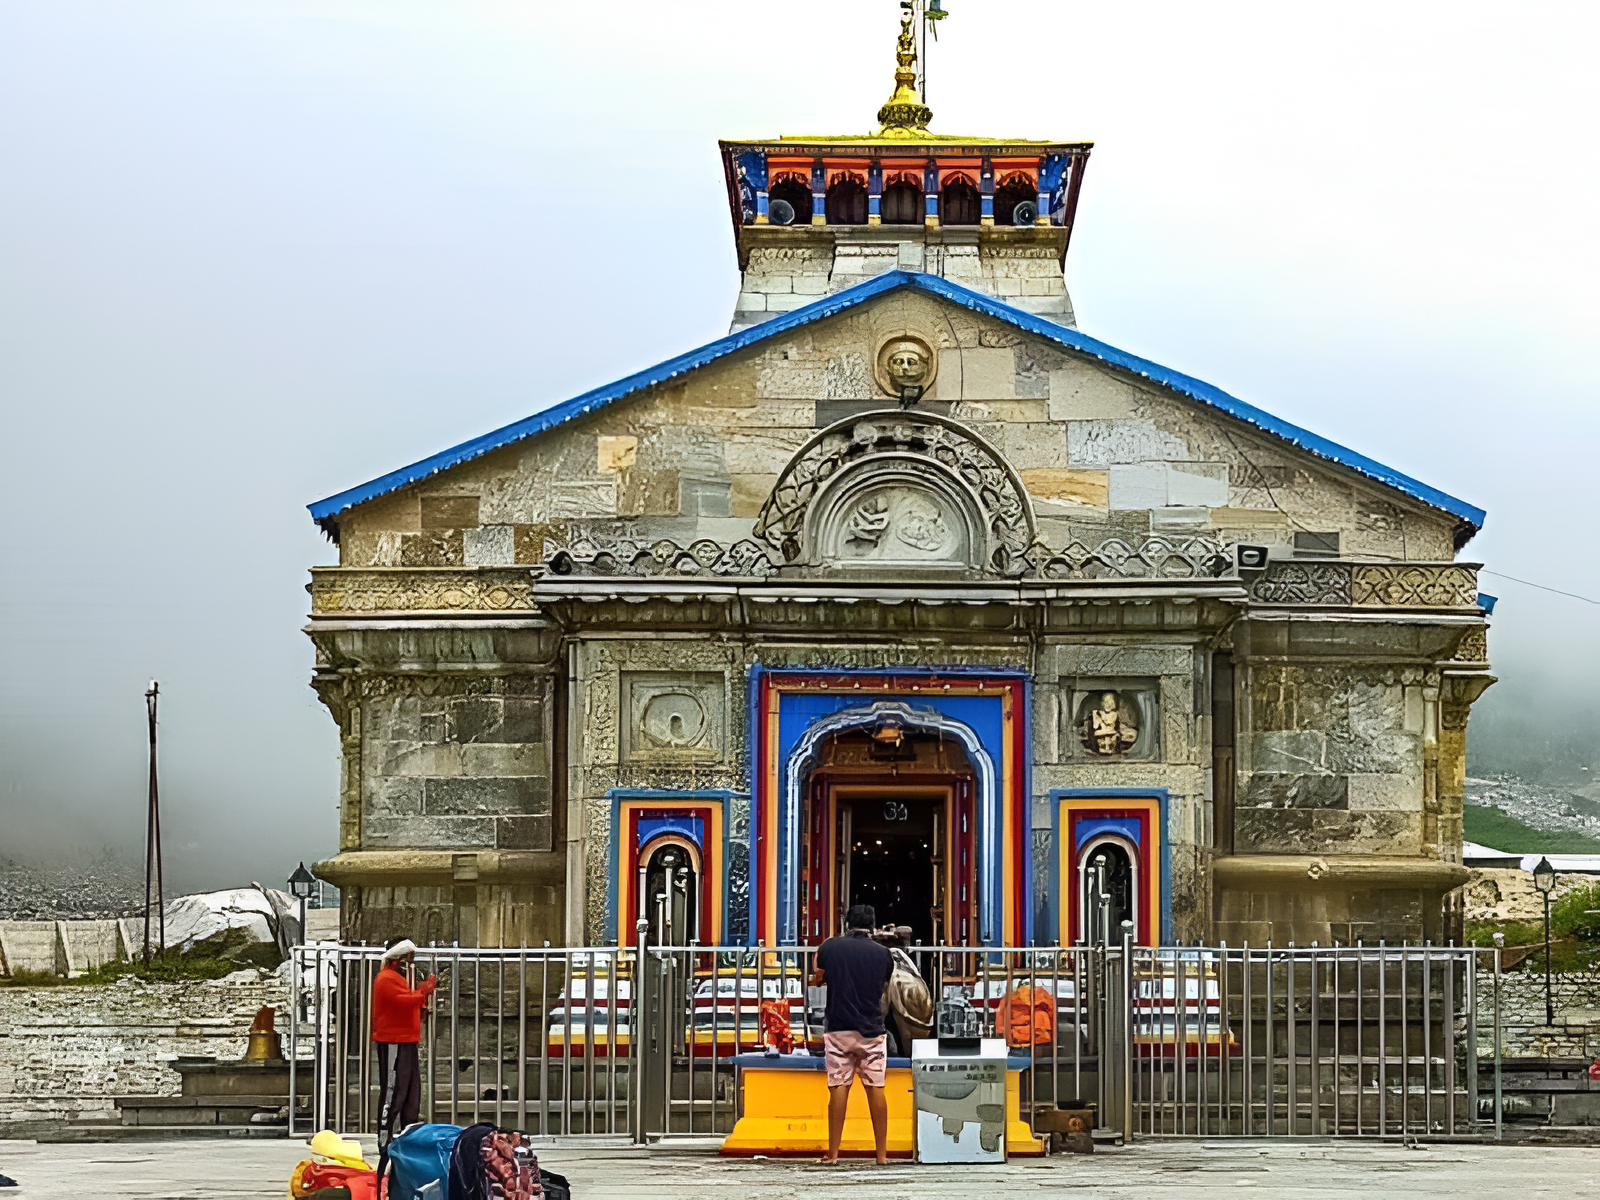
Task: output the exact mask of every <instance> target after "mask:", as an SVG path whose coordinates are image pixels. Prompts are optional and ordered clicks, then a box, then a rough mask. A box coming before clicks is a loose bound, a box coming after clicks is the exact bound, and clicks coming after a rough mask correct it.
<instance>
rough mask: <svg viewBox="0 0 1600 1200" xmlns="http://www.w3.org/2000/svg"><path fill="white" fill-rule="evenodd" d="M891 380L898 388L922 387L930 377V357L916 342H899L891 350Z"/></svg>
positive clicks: (889, 363) (889, 362)
mask: <svg viewBox="0 0 1600 1200" xmlns="http://www.w3.org/2000/svg"><path fill="white" fill-rule="evenodd" d="M888 367H889V380H890V382H891V383H893V384H894V385H895V387H897V388H908V387H921V386H922V381H923V380H924V379H926V378H927V377H928V357H927V355H925V354H923V352H922V347H921V346H919V345H917V344H916V343H915V342H898V343H896V344H895V345H894V346H892V347H890V350H889V361H888Z"/></svg>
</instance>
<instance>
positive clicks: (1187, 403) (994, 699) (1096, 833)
mask: <svg viewBox="0 0 1600 1200" xmlns="http://www.w3.org/2000/svg"><path fill="white" fill-rule="evenodd" d="M911 53H912V47H911V45H910V42H909V39H908V38H905V37H903V38H902V43H901V46H900V48H899V55H900V59H899V64H898V67H899V69H898V71H897V74H896V90H895V93H894V95H893V96H892V97H891V99H890V101H889V102H888V103H887V104H885V105H884V108H883V110H882V111H881V112H880V113H879V129H878V131H877V132H876V133H874V134H871V135H867V136H846V137H831V138H829V137H803V138H790V137H783V138H774V139H771V140H769V141H763V142H725V143H723V146H722V150H723V162H724V166H725V171H726V179H727V187H728V199H729V212H730V216H731V219H732V225H733V235H734V237H735V240H736V243H737V246H738V251H739V261H740V268H741V271H742V272H743V287H742V290H741V293H740V297H739V300H738V302H737V306H736V309H735V312H734V315H733V320H732V328H731V332H730V333H729V335H728V336H727V337H725V338H723V339H721V340H719V341H717V342H713V343H711V344H710V345H707V346H702V347H700V348H698V349H695V350H691V351H689V352H687V353H685V354H683V355H681V356H679V357H677V358H674V359H671V360H669V361H667V362H664V363H662V364H660V365H658V366H656V367H653V368H651V369H649V370H646V371H642V372H639V373H638V374H636V375H632V376H629V377H628V378H626V379H622V380H618V381H616V382H615V383H611V384H608V385H606V386H603V387H599V388H596V389H595V390H593V391H591V392H588V393H585V394H584V395H581V396H578V397H575V398H573V399H571V400H569V401H566V402H565V403H561V404H557V405H555V406H554V407H552V408H548V409H546V410H544V411H543V412H540V413H538V414H536V415H534V416H531V417H529V418H528V419H526V420H524V421H521V422H519V423H517V424H514V425H511V426H508V427H506V428H504V429H500V430H496V431H494V432H492V433H489V434H486V435H484V436H481V437H478V438H476V439H474V440H472V441H468V442H464V443H462V444H461V445H459V446H455V447H453V448H451V449H448V450H445V451H443V452H441V453H439V454H437V455H435V456H433V457H431V458H428V459H425V460H423V461H421V462H419V463H415V464H412V465H411V466H408V467H403V468H401V469H399V470H397V471H395V472H392V473H391V474H389V475H386V476H384V477H382V478H381V479H377V480H374V481H372V482H371V483H368V484H364V485H362V486H360V487H356V488H353V489H351V490H349V491H346V492H342V493H340V494H339V495H336V496H332V497H330V498H329V499H327V500H324V501H321V502H319V503H317V504H315V505H312V506H311V511H312V515H313V517H314V518H315V519H316V520H317V522H318V523H319V524H320V525H321V527H322V528H323V529H324V530H325V531H326V532H327V533H328V534H329V535H330V537H332V538H333V539H334V541H336V542H337V544H338V548H339V560H338V565H337V566H332V567H321V568H315V569H313V571H312V582H311V585H310V594H311V616H310V623H309V625H308V633H309V635H310V637H311V639H312V641H313V643H314V644H315V647H316V654H317V666H316V673H315V677H314V681H313V682H314V686H315V687H316V689H317V691H318V694H319V695H320V696H321V698H322V700H323V701H324V703H325V704H326V705H327V706H328V709H329V711H330V713H331V714H332V716H333V718H334V720H335V721H336V722H337V723H338V726H339V730H340V734H341V739H342V747H343V768H342V779H341V784H340V809H341V818H340V844H339V851H338V853H337V855H336V856H334V857H332V858H330V859H328V860H327V861H325V862H321V863H318V864H317V866H316V871H317V874H318V875H320V876H321V877H323V878H325V879H328V880H330V881H331V882H333V883H335V884H337V885H338V886H339V887H340V888H341V889H342V895H343V907H342V917H341V919H342V921H343V930H342V935H343V937H344V938H346V939H349V940H368V941H371V940H375V939H380V938H384V937H387V936H391V935H394V934H405V935H407V936H410V937H412V938H415V939H418V940H419V941H422V942H428V941H437V942H443V943H449V942H459V943H461V944H463V945H508V946H518V945H535V946H536V945H540V944H541V943H543V942H544V941H546V940H548V941H549V942H551V943H553V944H562V943H564V944H567V945H585V944H587V945H606V944H615V943H617V942H619V941H621V942H631V941H632V940H633V938H634V937H635V936H636V934H635V932H634V930H635V927H636V924H635V923H636V922H637V921H639V920H644V921H646V922H648V923H649V925H650V927H651V930H650V936H652V937H654V938H657V939H661V940H669V941H675V942H679V943H682V942H687V941H689V940H691V939H695V940H698V941H699V942H700V943H701V944H708V945H709V944H765V945H781V944H793V943H806V942H815V941H818V940H820V939H822V938H824V937H826V936H828V935H829V934H831V933H833V932H835V931H836V930H837V928H838V925H839V921H840V918H841V915H842V913H843V911H844V909H845V908H846V907H847V906H848V905H849V904H852V903H860V902H866V903H872V904H874V905H875V906H876V908H877V910H878V913H879V916H880V919H882V920H893V921H895V922H897V923H899V924H904V925H909V926H911V927H912V929H913V931H914V934H915V936H916V937H917V938H919V939H920V940H922V941H923V942H924V943H926V944H943V945H963V946H964V945H1006V946H1016V945H1051V944H1070V943H1072V942H1076V941H1081V940H1086V939H1090V938H1096V937H1101V936H1105V935H1106V934H1107V932H1108V931H1109V932H1111V933H1112V935H1113V936H1117V932H1116V931H1119V930H1121V929H1122V928H1123V923H1124V922H1128V923H1130V928H1131V930H1132V932H1133V936H1134V937H1135V938H1136V939H1137V940H1138V941H1140V942H1144V943H1162V944H1170V943H1172V942H1174V941H1183V942H1194V941H1196V940H1199V941H1203V942H1206V943H1210V944H1215V943H1216V942H1219V941H1226V942H1228V943H1229V944H1238V943H1242V942H1249V943H1251V944H1262V943H1265V942H1267V941H1269V940H1271V941H1275V942H1280V943H1282V942H1297V943H1300V944H1308V943H1310V942H1312V941H1317V942H1320V943H1321V944H1324V945H1326V944H1328V943H1330V942H1336V941H1337V942H1354V941H1356V940H1366V941H1376V940H1377V939H1379V938H1386V939H1389V940H1391V941H1399V940H1401V939H1410V940H1422V939H1432V940H1436V941H1438V940H1444V939H1447V938H1449V937H1451V936H1452V935H1453V934H1457V933H1458V932H1459V930H1458V925H1459V916H1458V912H1459V909H1458V908H1457V906H1456V903H1455V900H1454V892H1455V889H1457V888H1459V886H1460V885H1461V884H1462V883H1463V882H1464V881H1465V879H1466V877H1467V872H1466V871H1465V870H1464V869H1463V868H1462V867H1461V865H1460V857H1461V840H1462V839H1461V809H1462V794H1463V776H1464V764H1465V738H1466V725H1467V713H1468V709H1469V708H1470V706H1471V704H1472V702H1473V701H1474V700H1475V699H1476V698H1477V696H1478V695H1479V694H1480V693H1481V692H1482V691H1483V690H1484V688H1485V687H1487V686H1488V684H1489V683H1490V682H1492V679H1491V677H1490V675H1489V673H1488V671H1489V666H1488V662H1487V651H1486V638H1485V634H1486V626H1487V609H1486V605H1487V604H1488V603H1489V601H1488V600H1487V598H1484V597H1480V596H1479V594H1478V591H1477V582H1476V568H1475V566H1474V565H1473V564H1471V563H1466V562H1460V561H1458V560H1457V559H1458V555H1459V553H1460V551H1461V550H1462V548H1463V547H1464V546H1465V545H1466V544H1467V542H1468V541H1469V540H1470V539H1471V538H1472V536H1473V535H1474V534H1475V533H1476V532H1477V530H1478V528H1479V527H1480V526H1481V525H1482V522H1483V518H1484V514H1483V513H1482V512H1481V511H1480V510H1479V509H1477V508H1474V507H1473V506H1472V505H1470V504H1467V503H1465V502H1463V501H1461V500H1457V499H1455V498H1453V497H1451V496H1448V495H1445V494H1444V493H1442V492H1439V491H1437V490H1436V489H1434V488H1431V487H1429V486H1427V485H1426V484H1423V483H1420V482H1418V481H1416V480H1414V479H1411V478H1409V477H1408V476H1406V475H1404V474H1402V473H1401V472H1400V471H1398V470H1396V469H1394V468H1391V467H1388V466H1384V465H1382V464H1380V463H1377V462H1374V461H1373V460H1371V459H1369V458H1366V457H1365V456H1363V455H1362V454H1360V453H1358V452H1356V451H1354V450H1351V449H1347V448H1345V447H1343V446H1339V445H1335V444H1333V443H1331V442H1328V441H1326V440H1325V439H1322V438H1320V437H1318V436H1316V435H1315V434H1312V433H1310V432H1308V431H1306V430H1304V429H1300V428H1297V427H1295V426H1293V425H1290V424H1289V423H1287V422H1285V421H1281V420H1279V419H1277V418H1275V417H1273V416H1271V415H1270V414H1269V413H1267V412H1265V411H1263V410H1262V409H1259V408H1256V407H1253V406H1252V405H1250V404H1247V403H1245V402H1243V401H1241V400H1238V399H1236V398H1234V397H1233V396H1231V395H1229V394H1228V393H1226V392H1224V391H1222V390H1221V389H1220V388H1217V387H1215V386H1212V385H1211V384H1207V383H1202V382H1201V381H1199V380H1196V379H1193V378H1191V377H1189V376H1186V375H1183V374H1181V373H1179V372H1177V371H1174V370H1171V369H1168V368H1166V367H1162V366H1160V365H1158V364H1156V363H1153V362H1150V361H1147V360H1145V359H1142V358H1139V357H1137V356H1135V355H1132V354H1129V353H1127V352H1125V351H1122V350H1118V349H1117V348H1115V347H1113V346H1109V345H1107V344H1105V343H1104V342H1100V341H1098V340H1096V339H1095V338H1093V337H1090V336H1087V335H1085V334H1083V333H1081V332H1079V331H1078V329H1077V328H1076V322H1075V319H1074V315H1073V310H1072V305H1071V302H1070V300H1069V298H1068V295H1067V290H1066V286H1065V280H1064V275H1063V265H1064V262H1065V257H1066V254H1067V250H1068V246H1069V243H1070V239H1071V236H1072V232H1073V223H1074V219H1075V213H1076V203H1077V197H1078V195H1079V191H1080V188H1081V187H1082V185H1083V179H1084V173H1085V170H1086V167H1087V164H1088V161H1089V155H1090V149H1091V147H1090V146H1089V145H1088V144H1087V143H1078V142H1063V143H1040V142H1028V141H1016V140H1006V139H994V138H978V137H955V136H949V135H940V134H934V133H931V132H929V129H928V123H929V117H930V115H931V114H929V113H928V110H927V109H926V107H925V106H923V105H922V104H921V103H920V101H919V100H918V98H917V94H916V91H915V89H914V87H913V86H912V84H913V83H914V81H915V71H914V64H912V63H911V62H910V61H909V58H910V55H911ZM1102 893H1105V894H1109V895H1110V897H1111V901H1110V904H1109V906H1107V905H1105V904H1103V903H1102V901H1101V900H1100V896H1101V894H1102ZM1108 918H1109V925H1108V924H1107V922H1108Z"/></svg>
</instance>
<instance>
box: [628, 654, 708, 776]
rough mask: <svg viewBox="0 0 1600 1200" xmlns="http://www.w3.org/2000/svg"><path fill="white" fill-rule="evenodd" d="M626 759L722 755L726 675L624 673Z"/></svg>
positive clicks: (702, 673) (692, 757) (687, 757)
mask: <svg viewBox="0 0 1600 1200" xmlns="http://www.w3.org/2000/svg"><path fill="white" fill-rule="evenodd" d="M622 691H623V711H624V712H625V713H626V714H627V718H626V721H625V722H624V725H623V746H622V751H623V757H624V758H625V759H641V758H665V759H711V758H717V757H719V756H720V755H721V753H722V745H723V702H722V699H723V678H722V676H721V675H716V674H709V673H706V672H695V673H692V674H681V675H680V674H676V673H669V672H656V671H624V672H622Z"/></svg>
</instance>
